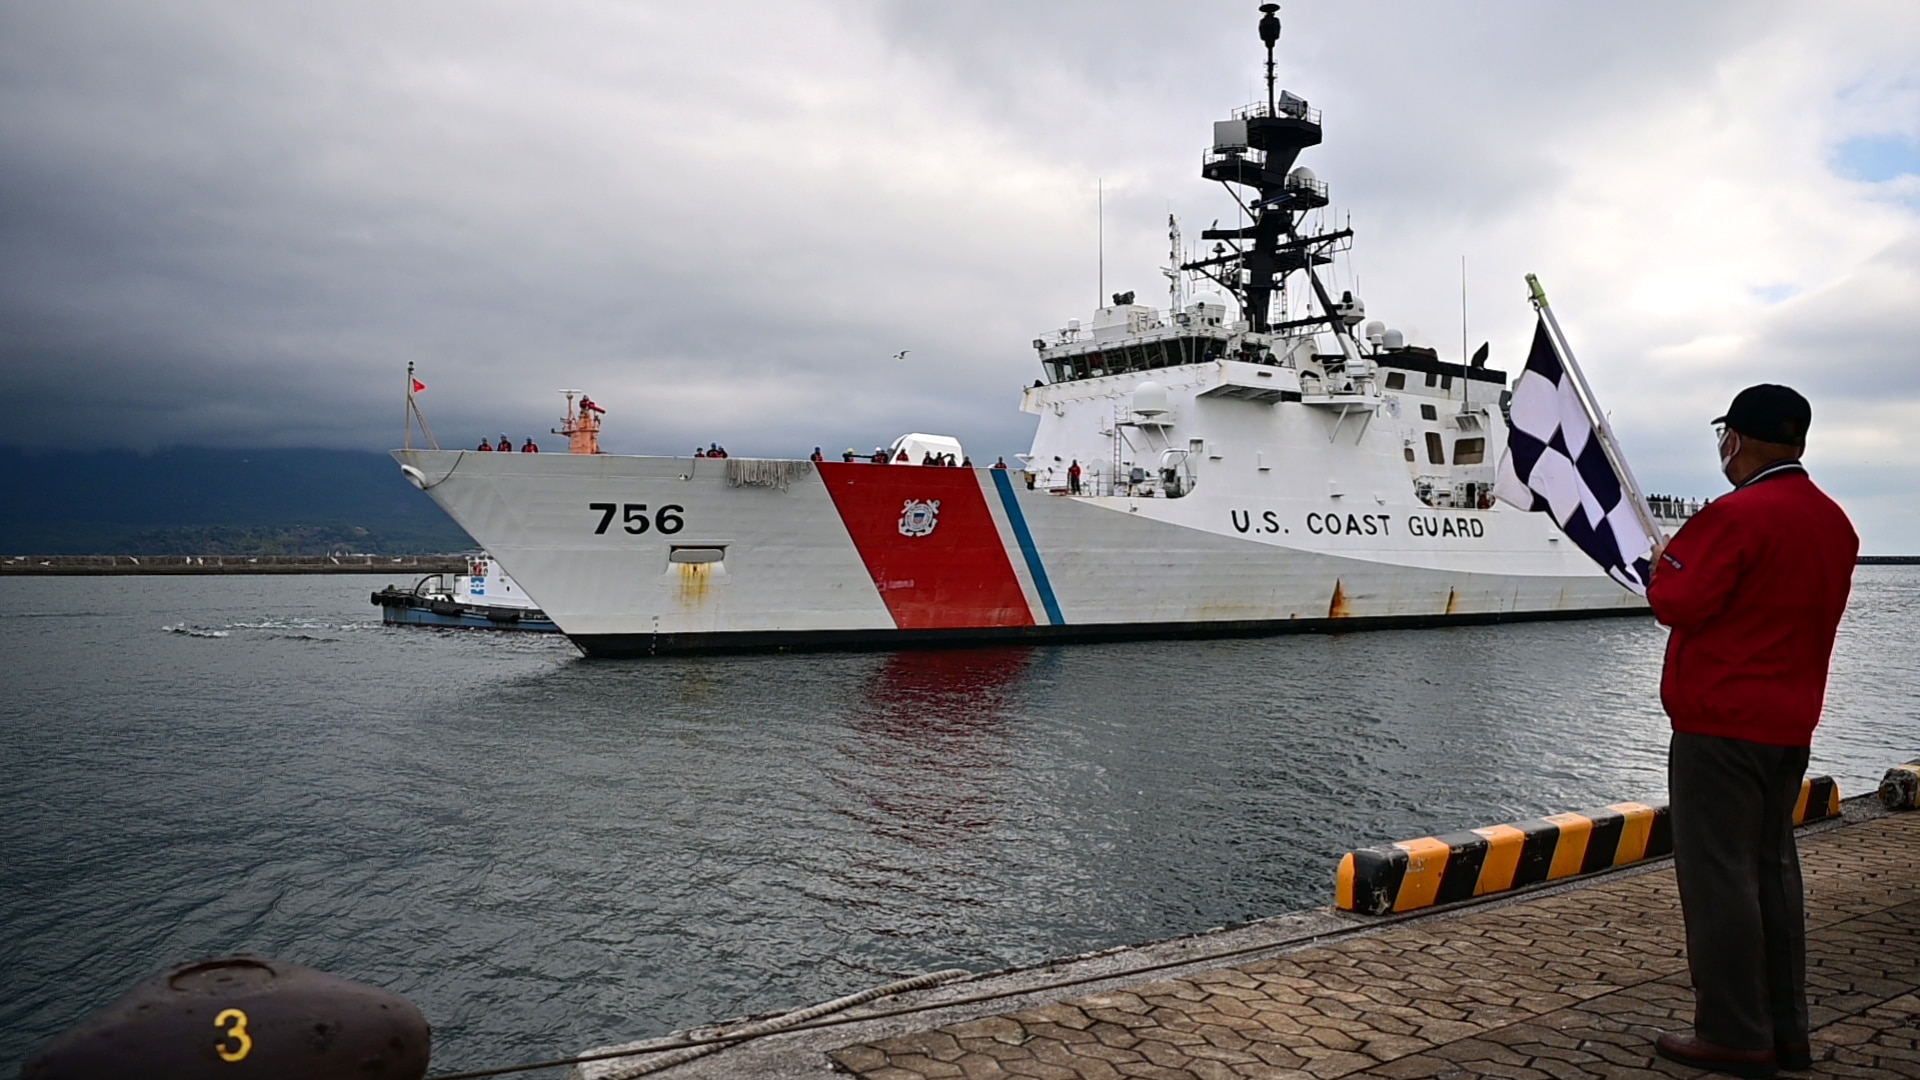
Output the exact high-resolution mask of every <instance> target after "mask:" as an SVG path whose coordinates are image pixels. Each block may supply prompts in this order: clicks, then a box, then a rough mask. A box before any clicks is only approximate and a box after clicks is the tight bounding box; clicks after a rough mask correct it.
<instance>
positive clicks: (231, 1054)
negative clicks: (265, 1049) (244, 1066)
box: [213, 1009, 253, 1061]
mask: <svg viewBox="0 0 1920 1080" xmlns="http://www.w3.org/2000/svg"><path fill="white" fill-rule="evenodd" d="M229 1023H231V1024H232V1025H233V1026H232V1027H228V1026H227V1025H228V1024H229ZM213 1026H214V1027H217V1028H220V1029H221V1030H222V1031H224V1032H225V1033H226V1038H225V1039H221V1040H220V1041H219V1042H217V1043H215V1044H214V1046H213V1052H214V1053H216V1054H219V1055H220V1060H221V1061H239V1060H240V1059H241V1058H244V1057H246V1056H247V1052H248V1051H250V1050H252V1049H253V1036H251V1035H248V1034H247V1014H246V1013H243V1012H241V1011H240V1010H239V1009H228V1010H227V1011H225V1012H223V1013H221V1014H220V1015H219V1016H216V1017H214V1018H213ZM228 1039H231V1040H233V1042H234V1048H233V1049H231V1050H229V1049H227V1046H226V1044H227V1040H228Z"/></svg>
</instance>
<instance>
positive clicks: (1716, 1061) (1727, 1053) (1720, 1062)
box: [1653, 1032, 1780, 1080]
mask: <svg viewBox="0 0 1920 1080" xmlns="http://www.w3.org/2000/svg"><path fill="white" fill-rule="evenodd" d="M1653 1048H1654V1050H1655V1051H1657V1052H1658V1053H1659V1055H1660V1056H1661V1057H1663V1058H1666V1059H1667V1060H1668V1061H1677V1062H1679V1063H1680V1064H1682V1065H1691V1066H1693V1067H1694V1068H1696V1069H1708V1070H1711V1071H1713V1072H1723V1073H1728V1074H1730V1075H1732V1076H1751V1077H1758V1078H1761V1080H1765V1078H1766V1077H1769V1076H1772V1075H1774V1074H1775V1073H1777V1072H1779V1071H1780V1066H1779V1064H1778V1062H1777V1060H1776V1059H1775V1057H1774V1052H1773V1051H1772V1050H1735V1049H1734V1048H1733V1047H1731V1046H1721V1045H1720V1044H1719V1043H1710V1042H1708V1041H1707V1040H1705V1039H1702V1038H1701V1037H1699V1036H1698V1035H1676V1034H1674V1033H1673V1032H1667V1033H1666V1034H1664V1035H1661V1036H1660V1037H1659V1038H1658V1039H1655V1040H1654V1041H1653Z"/></svg>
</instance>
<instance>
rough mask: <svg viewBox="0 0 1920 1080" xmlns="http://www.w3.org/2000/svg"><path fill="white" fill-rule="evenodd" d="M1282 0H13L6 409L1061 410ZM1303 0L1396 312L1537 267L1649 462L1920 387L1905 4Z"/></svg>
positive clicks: (1415, 319)
mask: <svg viewBox="0 0 1920 1080" xmlns="http://www.w3.org/2000/svg"><path fill="white" fill-rule="evenodd" d="M1254 6H1255V5H1253V4H1251V3H1243V2H1239V0H1235V2H1231V3H1229V2H1225V0H1208V2H1205V3H1200V4H1179V5H1173V4H1163V3H1147V2H1144V0H1115V2H1102V3H1092V2H1086V3H1060V4H1042V5H1033V4H1015V3H1012V2H1011V0H980V2H972V3H965V4H942V5H934V4H922V3H914V2H907V0H872V2H870V3H865V4H828V3H808V2H805V0H802V2H796V3H791V4H783V5H778V6H772V7H769V6H765V5H757V4H746V3H723V4H709V5H695V6H688V5H664V4H611V3H599V2H590V0H572V2H564V3H555V4H548V5H539V6H537V7H536V6H530V5H529V6H516V5H508V4H504V3H460V4H455V3H424V4H417V5H407V6H404V7H400V8H394V7H392V6H379V5H373V4H334V5H325V6H322V7H314V8H305V7H282V6H273V5H246V4H239V3H210V2H206V3H195V2H190V0H188V2H177V3H170V4H167V5H161V6H155V5H139V4H132V3H126V4H114V3H100V2H84V3H72V4H58V5H52V4H48V5H31V4H18V5H11V6H8V7H7V8H5V9H4V11H0V160H4V162H5V163H6V164H5V167H4V168H0V424H4V430H5V431H6V432H7V435H6V437H5V441H18V442H23V443H26V444H28V445H47V444H56V443H60V442H85V443H88V444H99V443H107V444H117V445H134V446H158V445H165V444H173V443H199V444H216V445H218V444H224V445H249V444H253V445H257V444H275V445H326V446H369V447H379V446H385V445H388V444H390V443H392V442H394V441H395V440H396V439H397V438H398V429H399V420H400V401H399V400H398V389H399V387H400V386H401V379H402V373H403V371H404V366H405V364H406V362H407V361H409V360H413V361H417V362H418V363H420V365H421V367H422V372H423V377H424V378H425V379H426V381H427V382H428V383H429V385H430V387H431V389H430V390H429V391H428V393H427V396H426V397H425V398H424V399H423V404H424V405H425V406H426V408H427V410H428V414H429V416H430V417H431V418H432V419H433V420H434V422H435V427H436V431H437V432H438V433H439V434H440V435H441V436H442V438H443V439H444V440H445V441H446V442H448V443H451V444H458V445H465V444H467V443H469V442H471V441H472V440H473V439H474V438H476V437H477V436H478V435H479V434H482V433H490V434H497V433H498V432H499V431H500V430H501V429H502V428H506V429H507V430H509V432H510V433H511V434H512V435H513V436H514V437H515V438H516V439H517V438H518V437H520V436H521V434H523V433H538V432H541V431H544V430H545V429H546V428H547V427H549V426H551V424H552V422H553V420H554V419H555V417H554V416H553V415H551V414H553V413H554V412H555V411H556V409H557V406H558V404H559V399H558V397H557V396H556V395H555V394H554V390H555V389H556V388H557V387H560V386H585V387H587V388H589V389H590V390H592V391H593V392H594V394H595V396H596V397H597V398H599V399H600V400H602V401H603V402H605V403H607V404H608V405H609V406H610V407H611V408H613V410H614V412H613V414H612V418H611V419H612V423H611V425H610V429H609V438H608V443H609V445H610V446H612V447H614V448H616V449H621V450H649V451H661V450H666V451H671V450H676V449H684V448H686V447H688V446H691V445H692V444H693V443H695V442H700V443H704V442H706V441H708V440H710V439H719V440H720V441H723V442H727V443H728V444H729V446H730V447H732V448H734V449H735V450H737V451H744V452H758V453H797V452H801V451H804V450H805V449H809V448H811V447H812V446H813V445H816V444H817V445H825V446H829V447H831V446H833V445H835V444H838V445H840V446H844V445H846V444H848V443H851V444H853V445H857V446H863V447H870V446H871V445H872V444H873V443H874V442H877V441H881V440H884V439H887V438H890V437H891V436H893V435H895V434H898V433H899V432H900V431H903V430H908V429H921V430H926V429H936V430H952V431H954V432H956V433H958V434H961V435H963V436H964V437H966V438H967V439H968V440H969V442H970V445H977V446H981V447H982V448H983V452H985V453H987V454H988V455H989V456H990V455H991V454H994V453H1000V452H1003V451H1004V452H1012V451H1015V450H1019V449H1024V442H1025V438H1026V432H1027V431H1029V430H1030V425H1031V420H1030V419H1029V418H1026V417H1023V416H1021V415H1019V414H1018V413H1017V412H1016V411H1015V403H1016V401H1017V395H1018V388H1019V387H1020V386H1021V385H1024V384H1025V383H1027V382H1029V381H1031V379H1032V378H1033V376H1034V375H1035V374H1036V371H1035V366H1034V364H1033V362H1032V354H1031V350H1030V349H1028V347H1027V345H1026V343H1027V342H1028V341H1029V340H1030V339H1031V338H1033V337H1035V336H1038V335H1041V334H1044V333H1046V332H1047V331H1049V330H1050V329H1052V328H1054V327H1057V326H1060V325H1062V324H1064V322H1065V321H1066V320H1067V319H1069V318H1085V317H1086V316H1087V314H1088V309H1089V308H1090V307H1091V306H1092V305H1093V303H1094V302H1095V300H1096V295H1095V294H1096V278H1097V276H1098V274H1099V266H1098V265H1097V263H1096V258H1095V248H1096V245H1097V243H1098V238H1097V236H1096V230H1095V221H1094V216H1095V206H1094V186H1095V183H1096V180H1098V181H1099V182H1100V183H1102V184H1103V186H1104V188H1105V193H1106V194H1105V216H1106V233H1105V242H1106V262H1105V277H1106V281H1107V286H1108V291H1109V292H1111V291H1117V290H1120V289H1134V290H1137V291H1138V292H1139V293H1140V294H1141V295H1142V297H1143V299H1147V300H1149V301H1153V300H1158V299H1159V298H1160V297H1161V296H1163V295H1164V292H1163V289H1164V282H1163V279H1162V278H1161V277H1160V275H1159V273H1158V269H1157V268H1158V267H1159V266H1160V265H1162V264H1163V263H1164V262H1165V258H1166V237H1165V221H1166V215H1167V213H1168V212H1169V211H1172V212H1174V213H1177V214H1178V215H1179V216H1180V218H1181V220H1182V224H1183V226H1184V227H1185V228H1186V230H1187V235H1188V238H1189V242H1190V243H1191V242H1192V241H1193V240H1194V239H1195V238H1196V237H1197V235H1198V232H1199V230H1200V229H1201V228H1203V227H1204V226H1205V225H1206V224H1207V223H1208V222H1209V221H1210V220H1212V219H1214V218H1226V219H1229V220H1230V219H1231V217H1232V214H1233V208H1232V204H1231V202H1230V201H1228V200H1227V199H1226V198H1225V197H1224V196H1223V194H1222V193H1221V192H1220V191H1219V190H1218V189H1217V188H1215V187H1213V186H1211V185H1206V184H1204V183H1203V182H1201V181H1200V180H1199V179H1198V177H1197V175H1196V172H1197V163H1198V158H1199V153H1200V150H1201V149H1202V147H1203V146H1204V144H1205V141H1206V137H1207V135H1208V133H1209V130H1210V129H1209V127H1208V125H1209V124H1210V123H1211V122H1212V121H1213V120H1215V119H1218V118H1220V117H1221V116H1223V115H1225V111H1226V110H1227V109H1230V108H1232V107H1234V106H1236V105H1239V104H1243V103H1244V102H1246V101H1248V100H1251V99H1252V98H1254V97H1256V96H1258V95H1259V93H1260V89H1259V76H1260V69H1259V60H1260V51H1259V46H1258V42H1257V40H1256V38H1255V36H1254V31H1253V25H1254V20H1255V19H1256V18H1257V15H1256V13H1255V12H1254V10H1253V8H1254ZM1282 18H1283V21H1284V22H1285V24H1286V28H1285V31H1284V33H1283V36H1282V39H1281V44H1280V50H1279V62H1280V72H1281V80H1280V81H1281V85H1282V86H1285V87H1290V88H1292V89H1294V90H1296V91H1298V92H1300V93H1302V94H1304V95H1305V96H1307V97H1308V98H1309V99H1311V100H1312V101H1313V103H1314V104H1315V105H1316V106H1318V107H1320V108H1322V109H1324V110H1325V113H1326V128H1327V133H1328V143H1327V144H1326V145H1325V146H1323V147H1318V148H1315V149H1314V150H1312V151H1310V152H1309V154H1308V155H1306V156H1305V157H1304V158H1303V159H1302V160H1303V163H1304V164H1307V165H1309V166H1310V167H1312V168H1313V169H1314V170H1315V171H1316V172H1318V173H1319V174H1320V176H1321V178H1322V179H1324V180H1327V181H1328V182H1329V183H1330V184H1331V186H1332V191H1333V197H1334V200H1335V204H1336V213H1337V215H1338V216H1337V217H1335V219H1334V220H1336V221H1339V222H1340V223H1344V222H1345V215H1346V214H1347V213H1349V212H1351V214H1352V215H1353V224H1354V226H1355V227H1356V229H1357V230H1358V231H1359V237H1360V240H1359V243H1358V245H1357V246H1356V249H1355V251H1354V253H1353V259H1352V262H1351V266H1347V267H1342V268H1341V273H1342V274H1343V275H1348V276H1346V277H1345V278H1343V280H1344V281H1345V282H1346V283H1347V284H1351V283H1352V282H1353V278H1352V276H1351V275H1352V274H1358V275H1361V277H1362V279H1363V281H1362V283H1363V284H1364V285H1365V290H1364V295H1365V296H1366V298H1367V300H1368V302H1369V306H1370V313H1372V314H1375V315H1377V316H1378V317H1381V318H1385V319H1387V320H1388V321H1389V322H1391V323H1393V324H1395V325H1397V326H1400V327H1402V328H1403V329H1405V330H1407V331H1408V332H1409V334H1411V335H1413V337H1414V339H1415V340H1421V341H1426V342H1429V343H1432V344H1436V345H1439V346H1441V347H1442V348H1443V350H1445V351H1447V352H1449V353H1451V352H1453V351H1456V350H1457V349H1458V348H1459V325H1458V320H1459V291H1458V289H1459V279H1458V275H1459V257H1460V256H1461V255H1463V254H1465V255H1468V256H1470V258H1471V261H1472V266H1473V279H1474V295H1475V298H1476V299H1475V302H1474V304H1473V313H1472V323H1473V326H1472V327H1471V329H1472V332H1473V333H1472V336H1473V338H1474V343H1477V342H1478V341H1479V340H1482V339H1486V340H1492V341H1493V342H1494V343H1495V356H1496V358H1497V359H1498V360H1500V361H1501V362H1505V363H1509V364H1512V363H1517V360H1518V354H1519V352H1520V350H1521V349H1523V348H1524V342H1525V340H1526V335H1527V323H1528V319H1529V315H1528V313H1527V310H1526V307H1525V305H1524V303H1523V302H1522V298H1521V296H1520V294H1519V285H1518V281H1519V278H1520V276H1521V275H1522V274H1523V273H1525V272H1527V271H1529V270H1539V271H1540V272H1542V273H1543V274H1544V275H1546V276H1547V278H1548V281H1549V285H1550V287H1552V288H1554V289H1555V294H1556V298H1557V302H1559V303H1561V304H1563V305H1564V308H1563V311H1564V317H1565V318H1566V319H1567V320H1568V322H1569V329H1570V331H1572V332H1576V333H1577V334H1578V335H1579V336H1578V339H1577V340H1578V341H1579V342H1580V343H1581V345H1582V354H1581V355H1582V359H1583V360H1585V361H1587V363H1588V366H1589V367H1590V368H1591V369H1592V372H1591V374H1592V376H1593V378H1594V380H1595V382H1596V384H1597V385H1598V386H1599V388H1600V389H1601V391H1602V394H1603V400H1606V401H1608V402H1609V403H1610V404H1613V405H1614V406H1615V408H1616V422H1617V423H1619V425H1620V426H1621V428H1622V433H1623V436H1624V437H1626V438H1628V440H1629V443H1630V447H1633V448H1642V449H1644V457H1645V460H1647V461H1648V462H1650V463H1651V464H1649V465H1648V466H1646V467H1645V468H1644V469H1643V471H1646V472H1649V473H1651V474H1652V475H1653V476H1654V477H1655V478H1656V479H1654V480H1650V481H1649V483H1650V484H1651V485H1655V486H1661V487H1667V488H1675V489H1686V490H1691V489H1694V488H1698V487H1701V486H1704V485H1708V484H1711V482H1712V476H1711V465H1712V462H1711V461H1710V460H1705V461H1703V462H1696V461H1694V460H1693V459H1694V457H1695V456H1696V450H1697V448H1696V447H1694V446H1693V443H1692V442H1691V441H1690V440H1691V439H1692V434H1691V432H1692V427H1691V426H1689V425H1691V424H1692V423H1693V422H1694V420H1696V419H1697V416H1696V414H1697V413H1699V411H1700V410H1702V409H1708V408H1712V407H1713V405H1715V404H1718V403H1719V402H1720V401H1721V400H1722V399H1724V397H1725V396H1726V393H1727V391H1728V389H1729V388H1730V387H1735V386H1736V384H1737V380H1738V379H1739V378H1740V377H1741V372H1743V371H1745V370H1749V369H1752V370H1758V369H1763V368H1764V369H1768V370H1775V369H1778V370H1785V371H1790V372H1804V373H1805V378H1806V380H1807V381H1808V384H1809V385H1810V386H1812V387H1813V388H1814V389H1815V390H1817V391H1819V392H1821V393H1823V394H1827V395H1830V396H1833V397H1835V398H1836V399H1838V398H1847V399H1849V400H1852V399H1855V398H1857V399H1858V400H1860V401H1861V402H1864V403H1870V405H1871V407H1870V408H1869V407H1867V406H1866V405H1863V406H1862V407H1861V408H1859V409H1857V410H1856V409H1854V408H1853V407H1852V406H1844V407H1842V408H1841V409H1839V410H1830V411H1832V412H1837V413H1838V415H1840V416H1843V417H1844V416H1847V415H1849V414H1850V413H1853V414H1856V415H1857V416H1858V418H1859V419H1858V424H1857V425H1856V426H1854V427H1852V428H1849V429H1848V434H1847V436H1846V437H1847V439H1850V440H1851V442H1846V443H1845V445H1848V446H1852V447H1854V450H1857V451H1859V452H1860V453H1862V454H1864V453H1866V448H1869V447H1871V446H1872V445H1875V443H1874V440H1875V439H1877V438H1880V435H1878V434H1876V433H1877V432H1882V431H1884V430H1887V425H1891V424H1899V423H1905V424H1908V425H1909V426H1910V425H1911V423H1912V422H1914V421H1916V420H1920V415H1916V414H1920V388H1917V387H1914V386H1913V385H1912V383H1911V377H1910V375H1909V374H1905V373H1907V372H1910V371H1911V370H1912V368H1911V365H1908V364H1905V363H1904V362H1903V357H1904V352H1903V350H1904V348H1905V342H1907V341H1910V340H1912V338H1913V336H1914V335H1915V334H1916V333H1920V324H1917V323H1920V316H1916V315H1915V314H1914V311H1915V308H1914V305H1912V304H1911V302H1910V300H1908V298H1907V297H1908V295H1909V294H1908V293H1907V292H1906V290H1907V288H1908V286H1909V284H1910V277H1911V273H1912V262H1913V256H1912V254H1911V240H1912V238H1913V236H1914V235H1915V233H1914V230H1913V221H1914V215H1913V212H1912V209H1911V204H1908V203H1900V202H1899V201H1898V199H1899V198H1902V197H1906V198H1911V197H1912V194H1913V193H1912V192H1911V191H1907V189H1906V187H1903V185H1908V186H1911V184H1912V183H1913V180H1912V178H1904V179H1903V178H1897V177H1896V178H1891V179H1889V180H1887V181H1885V182H1884V183H1882V184H1880V185H1878V186H1877V187H1875V186H1873V185H1863V184H1860V183H1858V182H1855V181H1849V180H1845V179H1843V178H1840V177H1837V176H1835V175H1834V173H1833V170H1832V167H1831V162H1832V160H1833V159H1834V158H1835V157H1836V155H1837V154H1838V151H1837V150H1836V147H1838V146H1839V145H1840V144H1841V143H1842V141H1843V140H1845V139H1861V138H1871V137H1876V136H1888V137H1891V136H1901V135H1905V134H1910V130H1909V129H1910V128H1911V124H1910V122H1909V121H1902V120H1899V119H1898V118H1899V117H1900V116H1902V115H1905V114H1906V113H1910V111H1911V110H1910V109H1905V110H1903V108H1902V106H1901V103H1902V102H1904V101H1908V100H1909V99H1910V98H1911V96H1912V95H1911V93H1910V88H1911V86H1912V85H1914V84H1915V79H1914V74H1915V71H1914V68H1915V63H1914V57H1915V54H1916V44H1915V40H1914V39H1915V34H1914V24H1915V22H1916V20H1915V18H1914V17H1913V16H1912V15H1911V14H1910V13H1908V12H1907V11H1906V9H1904V8H1902V7H1899V6H1886V5H1878V4H1874V3H1869V2H1865V0H1862V2H1859V3H1853V4H1842V5H1835V6H1833V7H1831V8H1824V9H1823V10H1822V11H1821V12H1818V13H1815V12H1810V11H1803V10H1801V9H1798V8H1796V7H1793V6H1791V5H1784V4H1780V3H1723V4H1696V5H1671V4H1655V3H1631V4H1615V5H1606V6H1604V7H1602V6H1596V5H1587V6H1567V5H1540V4H1530V3H1520V2H1517V0H1515V2H1501V3H1486V4H1475V5H1465V6H1463V5H1433V4H1425V3H1414V2H1411V0H1407V2H1395V3H1370V4H1351V3H1340V4H1335V3H1331V2H1301V3H1293V4H1288V5H1286V6H1285V10H1284V11H1283V12H1282ZM1903 87H1905V88H1907V89H1906V90H1902V89H1901V88H1903ZM1903 94H1904V95H1905V96H1904V97H1903V96H1902V95H1903ZM1770 95H1771V96H1770ZM1901 124H1905V126H1904V127H1902V126H1900V125H1901ZM1875 199H1877V200H1879V201H1878V202H1874V201H1872V200H1875ZM1783 296H1784V297H1788V298H1787V299H1784V300H1781V299H1780V297H1783ZM1762 297H1770V298H1772V299H1774V300H1775V301H1776V302H1775V303H1772V304H1767V303H1765V302H1763V300H1762V299H1761V298H1762ZM903 348H905V349H910V350H911V352H910V359H909V361H908V362H906V363H895V362H893V361H891V360H889V359H888V357H890V356H891V355H892V354H894V353H896V352H898V351H899V350H901V349H903ZM1836 349H1839V350H1844V352H1845V353H1846V355H1847V358H1848V361H1849V362H1848V363H1847V364H1844V365H1833V366H1830V367H1829V366H1826V365H1823V364H1822V363H1821V362H1820V361H1819V360H1818V357H1819V356H1820V355H1822V353H1823V352H1826V353H1831V352H1833V351H1835V350H1836ZM1876 390H1878V391H1880V393H1878V394H1876V393H1875V391H1876ZM76 410H79V411H76ZM1902 410H1905V411H1904V412H1903V411H1902ZM1707 415H1712V413H1708V414H1707ZM1825 415H1829V411H1823V416H1825ZM77 417H84V418H85V419H86V420H87V421H89V422H88V423H87V424H85V425H80V424H76V423H75V420H76V418H77ZM1854 450H1849V451H1848V452H1849V453H1853V452H1854ZM1639 452H1641V450H1640V449H1636V453H1639ZM1697 456H1699V457H1701V458H1705V457H1706V455H1705V454H1704V452H1701V453H1699V454H1698V455H1697ZM1681 460H1685V461H1688V462H1692V463H1691V464H1688V465H1686V466H1684V467H1670V466H1669V465H1668V464H1667V463H1668V462H1672V461H1681ZM1849 460H1851V459H1849ZM1864 461H1865V459H1864V458H1862V459H1861V462H1860V464H1859V467H1860V468H1861V469H1869V467H1868V466H1867V465H1866V464H1865V463H1864ZM1869 471H1870V470H1869ZM1860 475H1861V476H1863V477H1864V476H1867V475H1868V472H1862V473H1860ZM1916 541H1917V542H1920V537H1916Z"/></svg>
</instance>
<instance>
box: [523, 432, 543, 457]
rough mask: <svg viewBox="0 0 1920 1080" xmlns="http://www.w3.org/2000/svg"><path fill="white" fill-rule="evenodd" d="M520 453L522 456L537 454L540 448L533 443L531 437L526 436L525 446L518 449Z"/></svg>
mask: <svg viewBox="0 0 1920 1080" xmlns="http://www.w3.org/2000/svg"><path fill="white" fill-rule="evenodd" d="M520 452H521V453H523V454H537V453H539V452H540V447H539V446H538V445H537V444H535V443H534V441H533V436H531V435H529V436H527V442H526V445H524V446H522V447H521V448H520Z"/></svg>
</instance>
